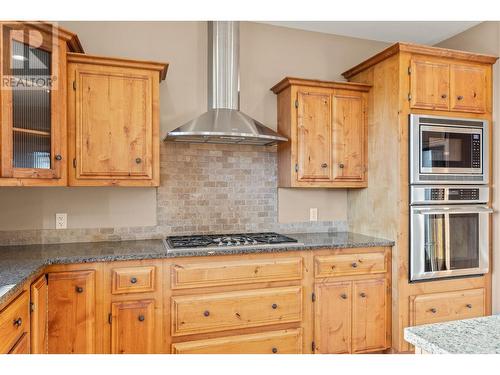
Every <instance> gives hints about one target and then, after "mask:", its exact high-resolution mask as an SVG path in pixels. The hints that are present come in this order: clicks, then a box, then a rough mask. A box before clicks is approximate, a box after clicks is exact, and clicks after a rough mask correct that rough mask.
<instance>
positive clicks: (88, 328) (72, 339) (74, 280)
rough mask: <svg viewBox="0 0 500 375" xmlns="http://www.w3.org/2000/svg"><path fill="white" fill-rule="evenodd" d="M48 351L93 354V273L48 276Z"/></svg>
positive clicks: (58, 273) (61, 273)
mask: <svg viewBox="0 0 500 375" xmlns="http://www.w3.org/2000/svg"><path fill="white" fill-rule="evenodd" d="M48 296H49V297H48V304H49V309H48V311H49V312H48V329H49V332H48V352H49V353H50V354H69V353H82V354H91V353H94V352H95V271H92V270H89V271H70V272H55V273H49V292H48Z"/></svg>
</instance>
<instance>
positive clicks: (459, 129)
mask: <svg viewBox="0 0 500 375" xmlns="http://www.w3.org/2000/svg"><path fill="white" fill-rule="evenodd" d="M487 155H488V121H486V120H476V119H464V118H461V119H459V118H449V117H438V116H428V115H410V183H411V184H487V183H488V157H487Z"/></svg>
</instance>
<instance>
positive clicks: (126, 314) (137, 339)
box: [111, 300, 155, 354]
mask: <svg viewBox="0 0 500 375" xmlns="http://www.w3.org/2000/svg"><path fill="white" fill-rule="evenodd" d="M111 317H112V320H111V321H112V323H111V353H113V354H152V353H154V351H153V346H154V341H155V340H154V329H155V324H154V300H140V301H123V302H115V303H112V304H111Z"/></svg>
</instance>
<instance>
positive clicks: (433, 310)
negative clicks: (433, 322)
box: [429, 307, 437, 314]
mask: <svg viewBox="0 0 500 375" xmlns="http://www.w3.org/2000/svg"><path fill="white" fill-rule="evenodd" d="M429 311H430V312H431V313H433V314H435V313H437V309H435V308H434V307H433V308H431V309H430V310H429Z"/></svg>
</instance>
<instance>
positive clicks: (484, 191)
mask: <svg viewBox="0 0 500 375" xmlns="http://www.w3.org/2000/svg"><path fill="white" fill-rule="evenodd" d="M474 188H475V189H478V190H479V199H477V200H448V199H447V197H448V191H449V189H474ZM430 189H443V190H444V192H445V193H444V196H445V199H444V200H428V199H426V197H425V192H426V190H430ZM489 199H490V188H489V187H488V186H481V185H479V186H471V185H451V186H450V185H431V186H412V187H411V190H410V204H411V205H415V204H429V205H430V204H432V205H443V204H457V205H463V204H467V203H473V204H481V203H483V204H484V203H488V201H489Z"/></svg>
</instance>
